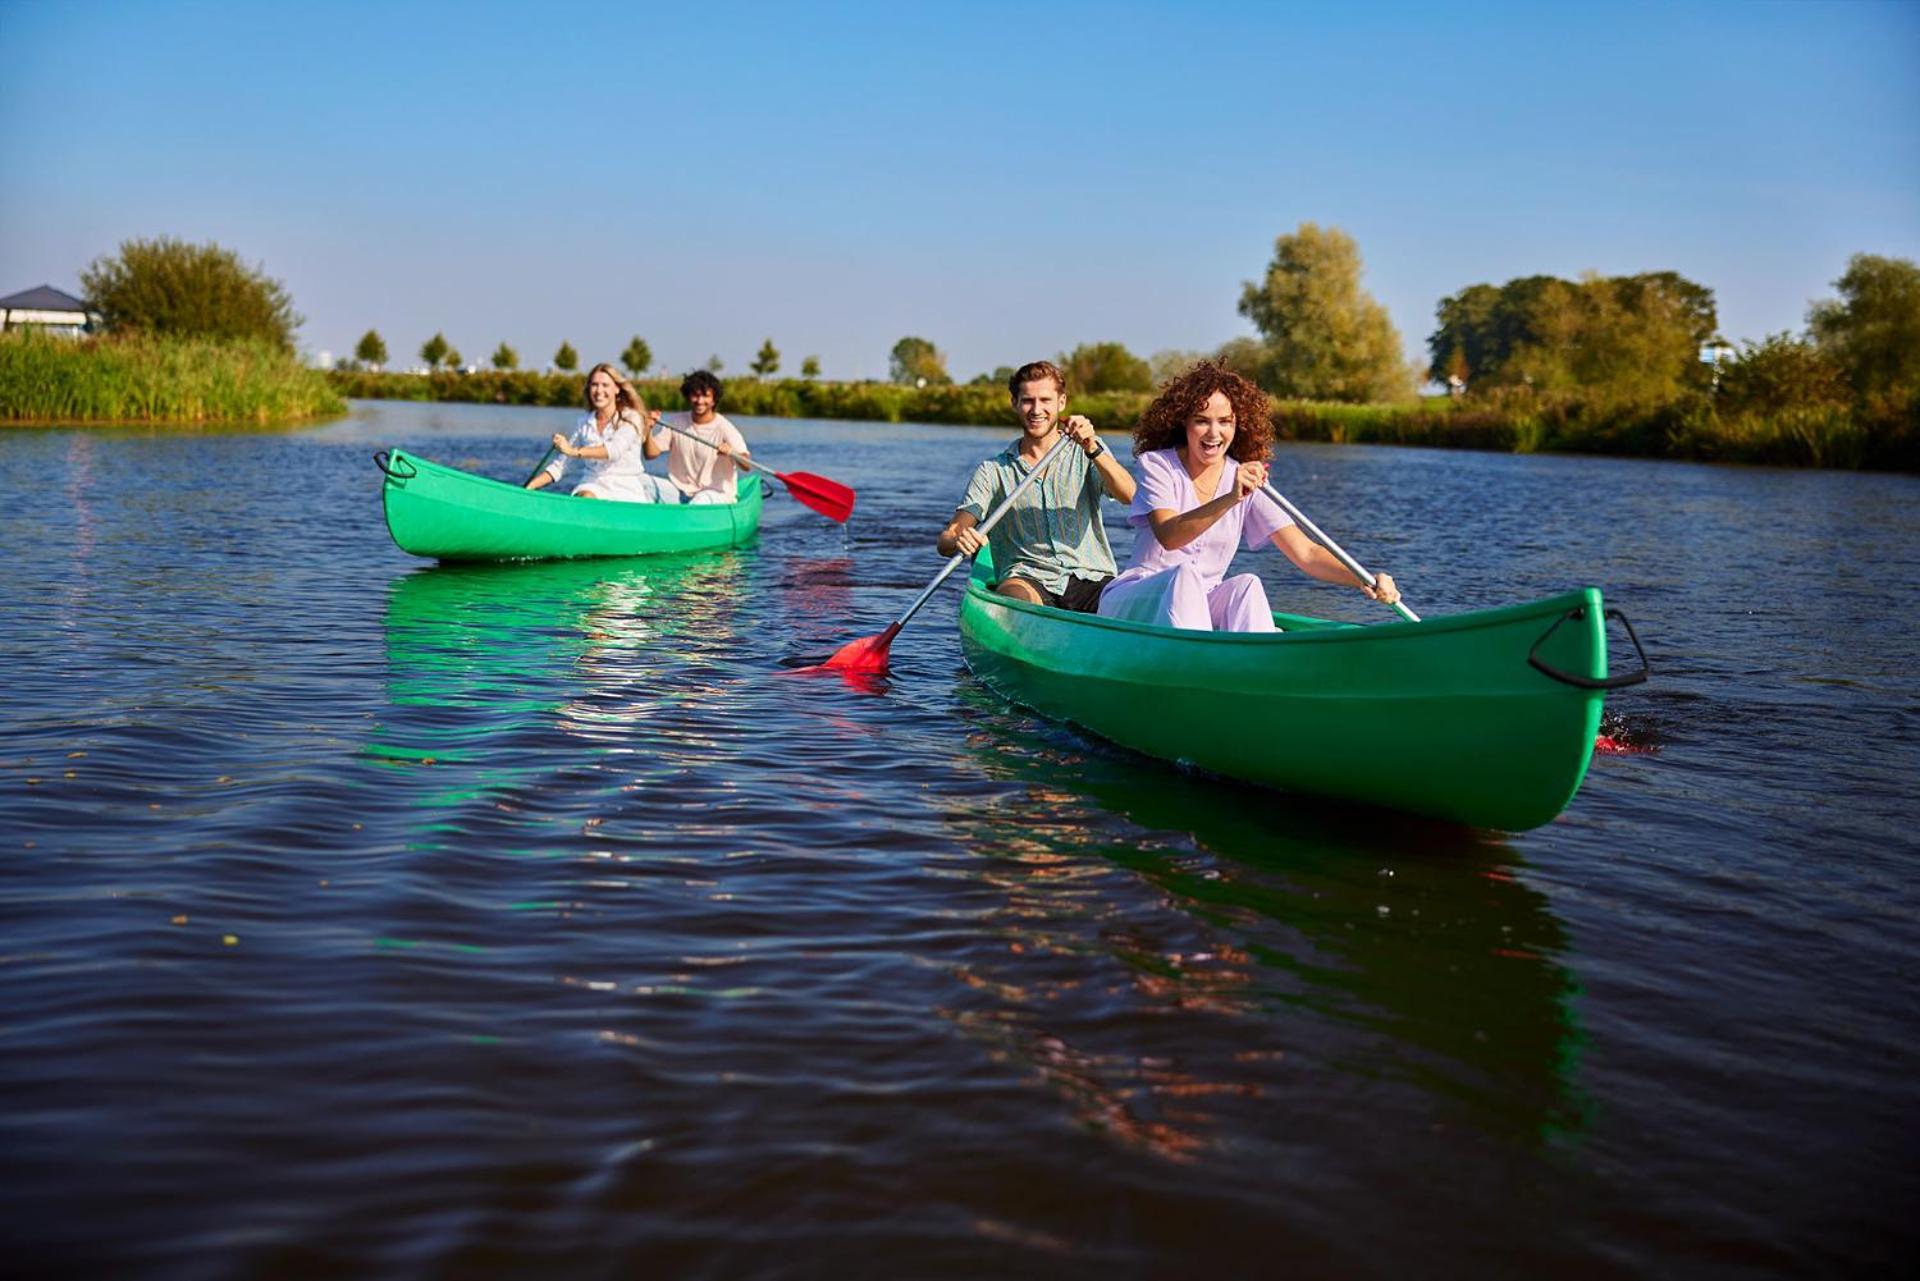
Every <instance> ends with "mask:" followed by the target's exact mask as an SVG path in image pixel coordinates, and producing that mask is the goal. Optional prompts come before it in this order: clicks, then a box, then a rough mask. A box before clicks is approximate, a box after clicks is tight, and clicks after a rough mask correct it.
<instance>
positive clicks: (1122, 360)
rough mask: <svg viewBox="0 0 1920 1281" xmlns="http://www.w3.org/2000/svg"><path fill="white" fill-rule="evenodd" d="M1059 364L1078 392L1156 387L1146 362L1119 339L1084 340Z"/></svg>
mask: <svg viewBox="0 0 1920 1281" xmlns="http://www.w3.org/2000/svg"><path fill="white" fill-rule="evenodd" d="M1060 367H1061V369H1062V370H1063V371H1064V372H1065V373H1066V375H1067V386H1069V387H1071V388H1073V390H1074V391H1076V392H1095V391H1152V390H1153V371H1152V370H1151V369H1149V368H1148V367H1147V362H1146V361H1144V360H1142V359H1140V357H1138V356H1136V355H1134V354H1133V353H1132V352H1130V351H1128V350H1127V349H1126V347H1124V346H1123V345H1121V344H1120V343H1117V342H1096V343H1081V344H1080V345H1079V346H1078V347H1075V348H1074V349H1073V351H1072V352H1071V353H1070V354H1068V355H1064V356H1062V357H1060Z"/></svg>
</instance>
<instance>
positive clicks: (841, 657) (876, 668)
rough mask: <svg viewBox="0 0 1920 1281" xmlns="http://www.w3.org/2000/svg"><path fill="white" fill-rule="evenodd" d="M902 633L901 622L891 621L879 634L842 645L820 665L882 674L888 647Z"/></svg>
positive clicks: (828, 668)
mask: <svg viewBox="0 0 1920 1281" xmlns="http://www.w3.org/2000/svg"><path fill="white" fill-rule="evenodd" d="M899 633H900V624H898V623H889V624H887V630H886V631H884V632H881V633H880V634H879V635H878V636H862V637H861V638H860V639H859V640H857V641H853V642H850V643H849V644H846V645H842V646H841V647H840V648H839V649H837V650H835V651H834V652H833V657H832V658H829V659H828V660H827V661H826V662H824V663H822V664H820V666H822V667H824V668H826V669H827V670H828V671H832V672H856V673H871V674H873V675H880V674H881V673H884V672H885V671H886V670H887V649H888V647H889V646H891V645H892V644H893V638H894V637H895V636H897V635H899Z"/></svg>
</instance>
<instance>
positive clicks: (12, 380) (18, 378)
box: [0, 330, 347, 423]
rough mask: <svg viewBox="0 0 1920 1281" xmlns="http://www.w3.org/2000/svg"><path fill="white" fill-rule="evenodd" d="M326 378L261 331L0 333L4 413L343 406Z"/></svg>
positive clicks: (247, 417)
mask: <svg viewBox="0 0 1920 1281" xmlns="http://www.w3.org/2000/svg"><path fill="white" fill-rule="evenodd" d="M346 407H347V406H346V402H345V401H344V400H342V399H341V397H340V394H339V392H337V391H336V390H334V388H333V386H332V385H331V384H330V383H328V381H327V380H326V377H325V376H324V375H322V374H321V373H319V372H318V371H317V370H313V369H309V368H307V367H306V366H305V365H303V364H301V363H300V361H299V359H298V358H297V357H295V356H294V355H293V354H292V353H291V352H288V351H286V350H284V349H283V348H281V347H279V346H277V345H275V344H274V343H272V342H268V341H264V340H261V339H257V338H255V339H215V338H191V337H176V336H170V335H165V334H151V333H147V334H143V333H133V334H127V335H122V336H115V335H108V336H106V337H101V338H81V339H73V338H62V337H49V336H47V335H45V334H40V333H36V332H34V331H32V330H14V331H12V332H10V333H6V334H0V418H4V419H5V420H6V421H9V422H34V423H92V422H100V423H204V422H233V423H243V422H244V423H270V422H288V421H294V420H299V419H309V418H320V417H325V416H328V415H333V414H340V413H344V412H346Z"/></svg>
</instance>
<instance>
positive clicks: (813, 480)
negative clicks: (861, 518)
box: [774, 471, 854, 525]
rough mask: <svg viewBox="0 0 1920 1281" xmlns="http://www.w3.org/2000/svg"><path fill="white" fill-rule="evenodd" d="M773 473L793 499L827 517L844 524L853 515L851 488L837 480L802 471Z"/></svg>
mask: <svg viewBox="0 0 1920 1281" xmlns="http://www.w3.org/2000/svg"><path fill="white" fill-rule="evenodd" d="M774 475H775V476H776V477H777V478H779V481H780V483H781V484H783V485H785V486H786V487H787V492H788V493H789V494H792V495H793V496H794V498H795V499H797V500H798V501H799V502H801V503H804V504H805V505H806V506H808V507H811V508H813V510H815V511H817V512H819V513H820V514H821V515H822V516H825V517H826V518H827V519H829V520H835V521H839V522H840V523H841V524H843V525H844V524H846V523H847V517H849V516H851V515H853V499H854V493H853V490H851V489H850V488H848V487H847V486H845V485H842V484H841V483H840V482H839V481H837V480H828V479H827V478H826V477H825V476H815V475H814V474H813V473H812V472H804V471H777V472H775V473H774Z"/></svg>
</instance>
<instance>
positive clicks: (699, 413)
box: [687, 387, 713, 422]
mask: <svg viewBox="0 0 1920 1281" xmlns="http://www.w3.org/2000/svg"><path fill="white" fill-rule="evenodd" d="M687 408H689V409H691V410H692V411H693V420H694V421H695V422H705V421H706V420H707V419H709V418H711V417H713V390H712V389H711V388H708V387H697V388H695V389H694V390H692V391H690V392H688V393H687Z"/></svg>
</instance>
